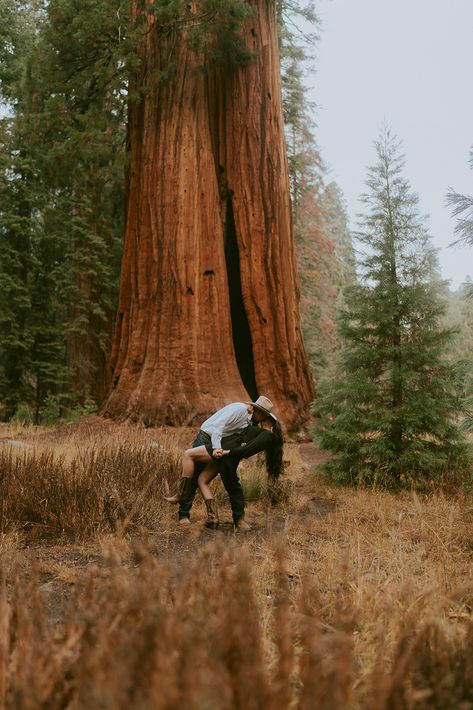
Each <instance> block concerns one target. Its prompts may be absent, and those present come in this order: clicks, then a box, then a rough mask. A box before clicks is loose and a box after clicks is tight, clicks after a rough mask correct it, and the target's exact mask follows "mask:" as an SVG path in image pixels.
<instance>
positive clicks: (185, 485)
mask: <svg viewBox="0 0 473 710" xmlns="http://www.w3.org/2000/svg"><path fill="white" fill-rule="evenodd" d="M192 493H194V483H193V481H192V478H186V477H184V476H181V478H180V479H179V489H178V491H177V493H176V495H174V496H164V500H167V502H168V503H180V502H181V501H183V500H186V498H188V497H189V496H190V495H191V494H192Z"/></svg>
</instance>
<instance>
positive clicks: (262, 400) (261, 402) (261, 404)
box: [247, 395, 274, 417]
mask: <svg viewBox="0 0 473 710" xmlns="http://www.w3.org/2000/svg"><path fill="white" fill-rule="evenodd" d="M247 404H251V406H252V407H256V409H259V410H260V411H261V412H264V413H265V414H267V415H268V416H270V417H274V414H271V410H272V408H273V403H272V402H271V400H270V399H268V398H267V397H264V396H263V395H261V397H258V399H257V400H256V402H247Z"/></svg>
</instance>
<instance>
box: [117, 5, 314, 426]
mask: <svg viewBox="0 0 473 710" xmlns="http://www.w3.org/2000/svg"><path fill="white" fill-rule="evenodd" d="M147 22H148V32H147V34H146V41H145V42H144V43H143V45H142V46H141V49H140V53H141V65H140V69H139V76H137V86H144V87H145V89H146V90H145V92H144V93H143V98H142V99H141V100H137V99H135V100H133V102H132V103H131V104H130V116H129V120H130V123H129V130H130V160H131V164H130V184H129V199H128V212H127V224H126V233H125V246H124V255H123V262H122V275H121V285H120V302H119V308H118V315H117V321H116V328H115V335H114V342H113V349H112V356H111V366H112V371H113V374H112V379H113V385H112V390H111V392H110V395H109V397H108V400H107V402H106V404H105V406H104V408H103V414H105V415H106V416H112V417H119V418H122V417H126V418H131V419H139V420H143V421H145V422H146V421H147V422H149V423H154V424H161V423H168V424H182V423H191V422H192V421H194V420H195V421H198V420H199V419H201V418H202V417H203V416H205V415H206V414H208V413H209V412H211V411H214V410H215V409H217V408H219V407H221V406H223V405H224V404H226V403H228V402H230V401H245V400H249V399H253V398H255V397H256V396H258V394H265V395H266V396H268V397H270V398H271V399H272V400H273V401H274V403H275V409H276V412H277V413H278V414H279V415H280V417H281V419H282V421H283V422H284V423H285V425H286V426H287V427H288V428H289V429H297V428H299V427H300V426H301V425H302V424H303V422H304V420H305V419H306V416H307V411H308V406H309V404H310V402H311V400H312V399H313V397H314V389H313V382H312V379H311V373H310V369H309V365H308V361H307V357H306V353H305V350H304V345H303V342H302V337H301V329H300V317H299V292H298V287H297V278H296V267H295V257H294V245H293V237H292V226H291V216H290V214H291V212H290V198H289V179H288V171H287V164H286V156H285V148H284V133H283V118H282V108H281V89H280V76H279V56H278V41H277V26H276V13H275V4H274V2H273V0H257V2H256V13H255V16H254V18H253V20H252V21H251V22H247V23H246V25H245V28H244V37H245V41H246V43H247V45H248V47H249V48H250V49H252V50H254V51H255V60H254V61H253V62H252V63H251V64H250V65H249V66H246V67H225V68H223V67H220V68H219V69H218V70H214V71H211V72H209V71H207V72H204V71H202V64H203V62H204V61H205V60H204V59H203V57H202V56H199V55H198V54H196V53H195V52H194V51H192V50H191V49H190V47H189V45H188V44H187V41H186V38H185V36H183V35H180V36H179V39H178V41H177V44H176V48H175V50H174V52H175V71H174V72H173V73H172V75H171V77H170V79H168V81H166V82H161V83H159V82H157V81H156V76H157V75H158V73H159V72H160V71H162V70H164V69H165V67H166V62H167V61H168V57H169V51H170V45H171V44H172V43H173V42H175V41H176V38H175V37H167V38H164V37H163V36H160V33H159V28H158V26H157V25H156V24H155V19H154V17H153V16H151V15H150V16H148V17H147Z"/></svg>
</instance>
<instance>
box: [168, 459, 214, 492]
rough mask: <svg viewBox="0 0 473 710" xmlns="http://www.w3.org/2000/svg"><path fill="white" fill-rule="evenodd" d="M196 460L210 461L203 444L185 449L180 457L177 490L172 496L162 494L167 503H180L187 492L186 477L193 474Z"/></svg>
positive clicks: (190, 476)
mask: <svg viewBox="0 0 473 710" xmlns="http://www.w3.org/2000/svg"><path fill="white" fill-rule="evenodd" d="M197 461H200V462H203V463H211V462H212V457H211V456H210V454H209V453H208V451H207V449H206V448H205V446H195V447H194V448H192V449H187V450H186V451H185V452H184V454H183V457H182V470H181V480H180V481H179V491H178V492H177V493H176V494H175V495H173V496H164V498H165V500H167V501H168V503H180V502H181V500H182V499H183V498H184V496H185V495H186V492H187V488H186V486H189V485H191V484H190V482H189V480H188V479H191V478H192V476H193V475H194V470H195V463H196V462H197Z"/></svg>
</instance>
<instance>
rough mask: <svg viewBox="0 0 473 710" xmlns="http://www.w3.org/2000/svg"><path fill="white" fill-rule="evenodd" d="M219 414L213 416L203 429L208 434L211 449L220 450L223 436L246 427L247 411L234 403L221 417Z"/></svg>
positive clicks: (242, 405)
mask: <svg viewBox="0 0 473 710" xmlns="http://www.w3.org/2000/svg"><path fill="white" fill-rule="evenodd" d="M219 414H220V413H219V412H217V413H216V414H214V415H213V417H211V418H210V419H211V421H209V423H208V424H207V426H206V427H205V431H206V432H207V434H210V438H211V440H212V448H213V449H220V448H221V446H222V436H223V435H224V434H231V433H233V432H235V431H238V430H239V429H244V428H245V427H246V426H248V410H247V408H246V405H244V404H241V403H235V405H234V406H232V407H231V408H228V409H227V411H226V412H222V416H219Z"/></svg>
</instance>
